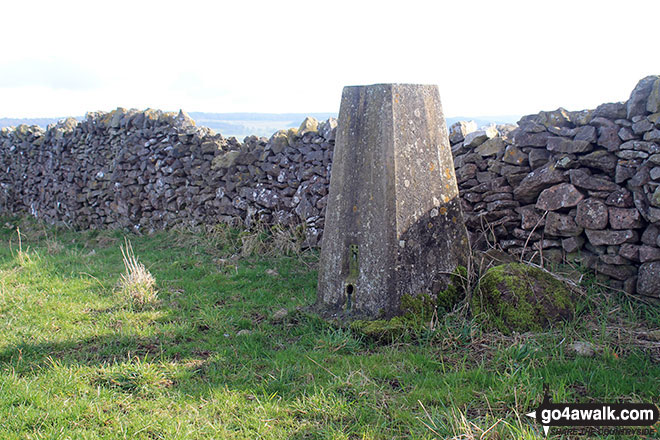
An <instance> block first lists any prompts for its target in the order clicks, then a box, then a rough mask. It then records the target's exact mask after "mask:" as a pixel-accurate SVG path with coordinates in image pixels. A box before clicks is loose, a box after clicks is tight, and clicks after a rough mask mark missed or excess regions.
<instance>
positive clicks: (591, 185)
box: [0, 76, 660, 299]
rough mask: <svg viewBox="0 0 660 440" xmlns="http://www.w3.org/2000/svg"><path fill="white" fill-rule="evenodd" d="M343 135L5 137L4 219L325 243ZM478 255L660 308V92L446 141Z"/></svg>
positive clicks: (119, 129) (70, 128) (452, 135)
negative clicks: (583, 274)
mask: <svg viewBox="0 0 660 440" xmlns="http://www.w3.org/2000/svg"><path fill="white" fill-rule="evenodd" d="M336 129H337V122H336V120H334V119H330V120H328V121H325V122H321V123H319V122H318V121H316V120H314V119H313V118H308V119H306V120H305V121H304V122H303V123H302V125H301V126H300V128H299V129H297V130H296V129H290V130H282V131H279V132H277V133H275V134H274V135H273V136H272V137H271V138H270V139H266V138H258V137H256V136H250V137H247V138H245V140H244V141H243V142H239V141H237V140H236V139H234V138H230V139H226V138H224V137H223V136H222V135H220V134H216V133H214V132H213V131H212V130H210V129H208V128H204V127H197V126H195V124H194V122H193V121H192V120H191V119H190V118H189V117H188V116H187V115H186V114H185V113H183V112H179V114H176V113H164V112H161V111H157V110H146V111H136V110H124V109H117V110H115V111H113V112H110V113H102V112H97V113H89V114H88V115H87V117H86V119H85V120H84V121H76V120H75V119H67V120H65V121H62V122H60V123H58V124H56V125H52V126H49V127H48V129H47V130H42V129H40V128H39V127H36V126H33V127H27V126H19V127H17V128H13V129H6V128H5V129H2V130H1V131H0V212H3V211H4V212H8V213H29V214H31V215H33V216H35V217H39V218H42V219H44V220H46V221H48V222H50V223H63V224H67V225H70V226H74V227H78V228H132V229H134V230H142V231H154V230H159V229H165V228H171V227H176V226H180V225H183V226H197V225H212V224H216V223H218V222H236V221H241V222H243V223H245V224H247V225H251V224H254V223H255V222H263V223H267V224H284V225H299V224H304V225H305V226H306V228H305V230H306V233H307V237H308V241H307V244H308V245H310V246H315V245H318V242H319V238H320V236H321V234H322V231H323V226H324V216H325V206H326V204H327V197H328V196H327V192H328V186H329V175H330V167H331V161H332V153H333V149H334V139H335V132H336ZM449 139H450V143H451V145H452V152H453V155H454V165H455V170H456V178H457V180H458V185H459V190H460V195H461V203H462V206H463V210H464V213H465V219H466V223H467V227H468V230H469V231H470V234H471V239H472V243H473V245H476V246H482V247H485V246H488V244H490V245H495V244H497V245H498V246H500V247H502V248H503V249H505V250H507V251H508V252H510V253H512V254H514V255H517V256H521V255H522V256H523V257H525V258H540V257H541V256H542V258H543V259H544V260H549V261H578V260H579V261H581V262H582V263H583V264H585V265H587V266H588V267H590V268H592V269H593V270H595V271H597V272H598V273H600V274H603V275H605V276H607V277H608V278H610V279H612V284H613V285H614V286H615V287H619V288H622V289H626V290H627V291H629V292H634V291H636V292H637V294H639V295H644V296H647V297H651V298H655V299H659V298H660V239H659V238H658V235H659V231H660V76H649V77H646V78H644V79H642V80H641V81H640V82H639V83H638V85H637V87H635V89H634V90H633V92H632V94H631V96H630V99H629V100H628V101H627V102H624V103H608V104H603V105H601V106H599V107H597V108H596V109H595V110H584V111H578V112H569V111H566V110H564V109H558V110H556V111H551V112H540V113H538V114H536V115H529V116H525V117H523V118H522V119H521V120H520V121H519V122H518V125H517V126H513V125H505V126H493V127H487V128H483V129H481V130H479V129H478V128H477V126H476V125H475V124H474V123H470V122H460V123H457V124H455V125H453V126H452V127H450V129H449Z"/></svg>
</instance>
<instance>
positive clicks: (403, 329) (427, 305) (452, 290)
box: [350, 266, 467, 343]
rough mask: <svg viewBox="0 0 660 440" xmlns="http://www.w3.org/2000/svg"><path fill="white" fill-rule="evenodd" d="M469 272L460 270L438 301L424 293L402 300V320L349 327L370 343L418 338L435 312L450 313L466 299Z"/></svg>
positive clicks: (454, 274) (453, 276)
mask: <svg viewBox="0 0 660 440" xmlns="http://www.w3.org/2000/svg"><path fill="white" fill-rule="evenodd" d="M466 284H467V269H466V268H465V267H463V266H458V267H457V268H456V271H455V272H454V273H453V274H452V275H451V277H450V284H449V286H448V287H447V288H446V289H445V290H443V291H441V292H439V293H438V295H437V297H436V298H434V297H433V296H431V295H429V294H427V293H424V294H420V295H403V296H402V297H401V313H402V315H401V316H397V317H394V318H392V319H378V320H374V321H366V320H356V321H353V322H352V323H351V324H350V328H351V330H352V331H354V332H357V333H360V334H362V335H363V336H365V337H367V338H368V339H371V340H374V341H377V342H382V343H387V342H391V341H393V340H395V339H397V338H399V337H401V336H402V335H404V334H415V333H417V332H419V331H420V330H421V329H423V328H424V327H426V326H427V325H428V323H429V322H430V321H431V319H433V315H434V314H435V313H436V311H438V310H440V309H442V310H451V308H453V307H454V305H456V303H457V302H458V301H459V300H460V299H461V298H463V297H464V296H465V292H466Z"/></svg>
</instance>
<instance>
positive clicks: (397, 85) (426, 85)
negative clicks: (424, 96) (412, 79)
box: [344, 83, 438, 89]
mask: <svg viewBox="0 0 660 440" xmlns="http://www.w3.org/2000/svg"><path fill="white" fill-rule="evenodd" d="M353 87H438V86H437V85H436V84H412V83H378V84H363V85H351V86H344V88H345V89H348V88H353Z"/></svg>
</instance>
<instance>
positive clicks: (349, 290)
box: [346, 283, 355, 312]
mask: <svg viewBox="0 0 660 440" xmlns="http://www.w3.org/2000/svg"><path fill="white" fill-rule="evenodd" d="M354 291H355V286H353V284H351V283H349V284H346V311H347V312H350V311H351V306H352V303H353V292H354Z"/></svg>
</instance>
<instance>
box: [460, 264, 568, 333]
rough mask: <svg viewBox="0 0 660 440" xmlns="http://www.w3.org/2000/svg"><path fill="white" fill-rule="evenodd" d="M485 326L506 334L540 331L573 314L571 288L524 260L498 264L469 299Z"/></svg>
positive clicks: (476, 314)
mask: <svg viewBox="0 0 660 440" xmlns="http://www.w3.org/2000/svg"><path fill="white" fill-rule="evenodd" d="M470 306H471V308H472V314H473V316H475V318H476V319H478V320H481V321H482V323H483V324H484V326H485V327H486V328H493V329H497V330H499V331H501V332H502V333H505V334H510V333H512V332H514V331H516V332H526V331H541V330H543V329H544V328H547V327H548V326H550V325H552V324H553V323H556V322H559V321H561V320H567V319H570V318H572V317H573V313H574V308H575V307H574V303H573V298H572V295H571V291H570V290H569V289H568V288H567V287H566V286H565V285H564V284H563V283H562V282H561V281H559V280H557V279H556V278H554V277H553V276H552V275H550V274H549V273H547V272H545V271H543V270H541V269H539V268H536V267H533V266H528V265H525V264H519V263H510V264H505V265H500V266H495V267H493V268H491V269H489V270H488V272H486V274H485V275H484V276H483V277H482V279H481V280H480V282H479V285H478V286H477V288H476V289H475V291H474V293H473V295H472V299H471V302H470Z"/></svg>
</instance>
